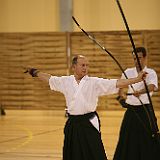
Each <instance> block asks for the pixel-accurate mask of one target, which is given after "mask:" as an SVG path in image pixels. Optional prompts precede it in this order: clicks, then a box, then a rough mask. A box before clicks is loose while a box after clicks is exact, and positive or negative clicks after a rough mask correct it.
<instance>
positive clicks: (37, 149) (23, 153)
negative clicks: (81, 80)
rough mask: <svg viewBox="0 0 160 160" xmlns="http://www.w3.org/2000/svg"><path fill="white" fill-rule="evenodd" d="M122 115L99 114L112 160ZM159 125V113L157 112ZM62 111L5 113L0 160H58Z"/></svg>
mask: <svg viewBox="0 0 160 160" xmlns="http://www.w3.org/2000/svg"><path fill="white" fill-rule="evenodd" d="M123 114H124V111H99V115H100V119H101V123H102V139H103V143H104V145H105V150H106V152H107V155H108V158H109V160H112V158H113V153H114V150H115V146H116V143H117V140H118V132H119V127H120V124H121V121H122V117H123ZM156 115H157V118H158V124H160V111H156ZM65 121H66V118H65V116H64V111H59V110H57V111H55V110H50V111H48V110H47V111H46V110H43V111H42V110H6V116H0V159H1V160H61V159H62V146H63V127H64V124H65Z"/></svg>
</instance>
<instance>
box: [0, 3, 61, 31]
mask: <svg viewBox="0 0 160 160" xmlns="http://www.w3.org/2000/svg"><path fill="white" fill-rule="evenodd" d="M58 5H59V3H58V0H0V32H35V31H37V32H39V31H58V30H59V15H58V13H59V10H58Z"/></svg>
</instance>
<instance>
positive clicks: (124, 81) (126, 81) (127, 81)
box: [117, 71, 147, 88]
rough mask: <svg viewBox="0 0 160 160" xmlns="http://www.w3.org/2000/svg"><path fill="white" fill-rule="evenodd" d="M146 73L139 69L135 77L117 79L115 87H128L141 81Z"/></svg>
mask: <svg viewBox="0 0 160 160" xmlns="http://www.w3.org/2000/svg"><path fill="white" fill-rule="evenodd" d="M146 75H147V73H146V72H144V71H141V72H140V73H139V74H138V76H137V77H136V78H130V79H119V80H118V81H117V88H125V87H128V85H131V84H134V83H138V82H141V81H142V80H143V79H145V78H146Z"/></svg>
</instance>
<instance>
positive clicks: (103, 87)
mask: <svg viewBox="0 0 160 160" xmlns="http://www.w3.org/2000/svg"><path fill="white" fill-rule="evenodd" d="M116 85H117V79H103V78H98V80H97V82H96V93H97V94H98V96H102V95H109V94H115V93H118V91H119V89H118V88H117V87H116Z"/></svg>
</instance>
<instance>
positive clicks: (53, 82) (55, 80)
mask: <svg viewBox="0 0 160 160" xmlns="http://www.w3.org/2000/svg"><path fill="white" fill-rule="evenodd" d="M63 79H64V78H62V77H57V76H51V77H50V79H49V86H50V89H51V90H54V91H59V92H62V93H63V91H64V83H63Z"/></svg>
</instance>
